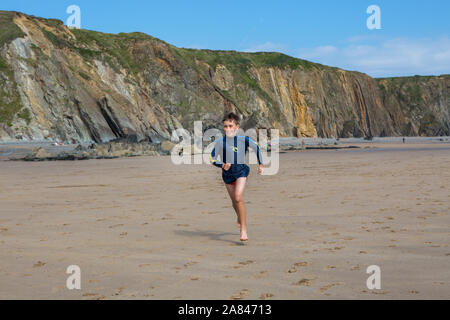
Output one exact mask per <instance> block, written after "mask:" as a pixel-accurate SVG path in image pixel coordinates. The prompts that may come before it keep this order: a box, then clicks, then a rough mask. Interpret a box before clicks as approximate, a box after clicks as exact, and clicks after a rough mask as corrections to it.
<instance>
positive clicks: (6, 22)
mask: <svg viewBox="0 0 450 320" xmlns="http://www.w3.org/2000/svg"><path fill="white" fill-rule="evenodd" d="M13 17H14V12H11V11H0V26H1V27H0V48H2V47H3V45H5V44H6V43H9V42H11V41H13V40H14V39H16V38H20V37H23V36H24V35H25V34H24V33H23V32H22V30H20V28H19V27H18V26H17V25H16V24H15V23H14V22H13Z"/></svg>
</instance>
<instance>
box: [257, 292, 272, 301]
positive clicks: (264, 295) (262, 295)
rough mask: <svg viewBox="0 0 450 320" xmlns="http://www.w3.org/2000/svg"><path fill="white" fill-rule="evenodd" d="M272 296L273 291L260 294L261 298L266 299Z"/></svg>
mask: <svg viewBox="0 0 450 320" xmlns="http://www.w3.org/2000/svg"><path fill="white" fill-rule="evenodd" d="M272 297H273V294H271V293H261V295H260V296H259V299H261V300H266V299H269V298H272Z"/></svg>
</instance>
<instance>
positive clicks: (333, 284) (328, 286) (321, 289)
mask: <svg viewBox="0 0 450 320" xmlns="http://www.w3.org/2000/svg"><path fill="white" fill-rule="evenodd" d="M341 284H344V283H343V282H336V283H330V284H328V285H326V286H323V287H321V288H320V289H319V291H320V292H321V293H325V291H327V290H328V289H331V288H333V287H335V286H339V285H341Z"/></svg>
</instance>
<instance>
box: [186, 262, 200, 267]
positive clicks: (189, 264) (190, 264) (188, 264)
mask: <svg viewBox="0 0 450 320" xmlns="http://www.w3.org/2000/svg"><path fill="white" fill-rule="evenodd" d="M197 263H198V262H197V261H189V262H186V263H185V264H184V267H186V268H187V267H189V266H192V265H194V264H197Z"/></svg>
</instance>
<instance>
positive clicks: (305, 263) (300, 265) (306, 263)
mask: <svg viewBox="0 0 450 320" xmlns="http://www.w3.org/2000/svg"><path fill="white" fill-rule="evenodd" d="M307 265H308V262H305V261H303V262H296V263H294V265H293V266H292V267H291V268H290V269H289V270H288V271H287V273H295V272H297V268H298V267H306V266H307Z"/></svg>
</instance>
